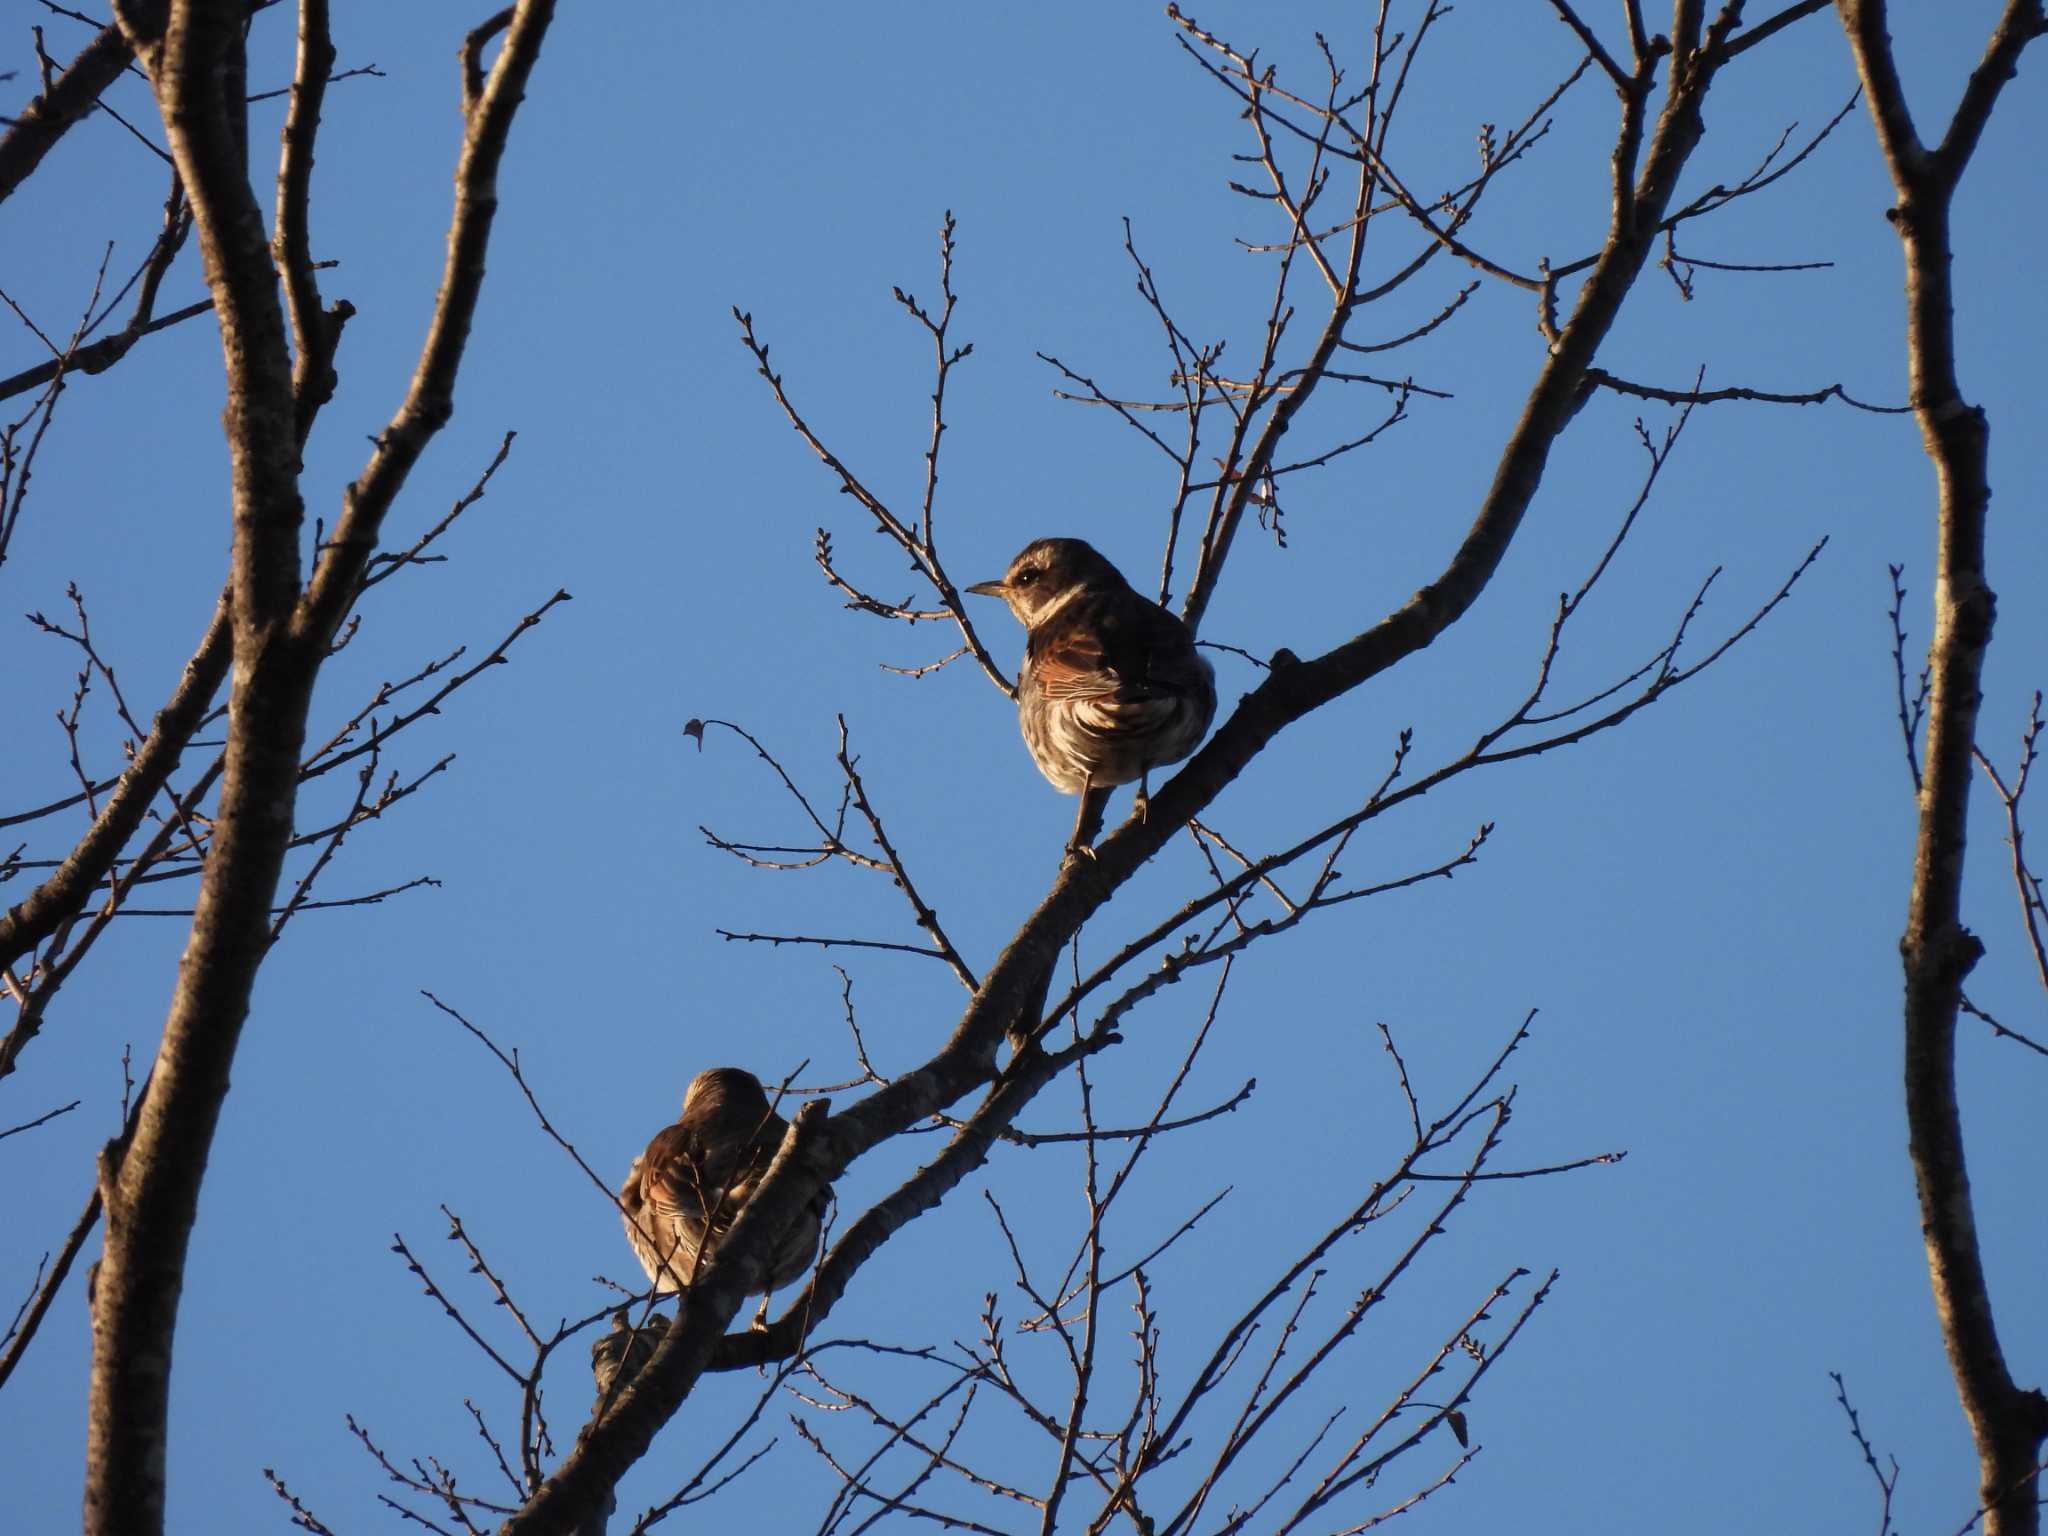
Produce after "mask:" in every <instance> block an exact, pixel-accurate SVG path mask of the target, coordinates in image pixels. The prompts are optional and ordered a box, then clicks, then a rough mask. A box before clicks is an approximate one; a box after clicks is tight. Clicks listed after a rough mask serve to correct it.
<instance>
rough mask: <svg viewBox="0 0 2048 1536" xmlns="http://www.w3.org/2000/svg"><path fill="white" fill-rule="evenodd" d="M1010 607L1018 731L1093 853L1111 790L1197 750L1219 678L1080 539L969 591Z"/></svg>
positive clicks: (1025, 559) (1168, 619)
mask: <svg viewBox="0 0 2048 1536" xmlns="http://www.w3.org/2000/svg"><path fill="white" fill-rule="evenodd" d="M967 590H968V591H970V592H978V593H981V594H982V595H984V596H987V597H999V598H1001V599H1002V600H1003V601H1004V602H1005V603H1007V604H1009V607H1010V612H1012V613H1013V614H1015V615H1016V616H1017V620H1018V622H1019V623H1021V624H1022V625H1023V626H1024V628H1025V631H1026V640H1025V644H1024V667H1023V671H1022V674H1021V675H1020V676H1019V678H1018V680H1017V721H1018V724H1019V725H1020V726H1022V728H1023V731H1024V745H1025V747H1026V748H1027V749H1029V751H1030V753H1031V760H1032V761H1033V762H1035V763H1036V764H1038V770H1039V772H1041V773H1043V774H1044V775H1045V776H1046V778H1048V779H1049V780H1051V781H1052V785H1053V788H1055V789H1057V790H1059V791H1060V793H1062V794H1067V795H1079V796H1080V797H1081V807H1080V812H1079V814H1078V815H1077V816H1076V817H1075V818H1074V832H1073V836H1072V837H1071V838H1070V839H1069V840H1068V847H1069V848H1070V849H1072V850H1076V851H1078V850H1080V849H1082V848H1085V847H1086V846H1087V844H1088V842H1089V839H1090V835H1091V834H1092V832H1093V831H1094V829H1095V827H1096V826H1097V825H1099V824H1100V818H1101V815H1102V807H1103V804H1104V802H1105V801H1107V799H1108V797H1109V791H1110V790H1111V789H1113V788H1114V787H1115V786H1117V785H1119V784H1129V783H1130V782H1131V781H1132V780H1134V779H1135V780H1137V781H1138V809H1139V811H1140V813H1141V814H1142V813H1143V810H1144V807H1145V800H1146V791H1147V789H1148V787H1149V786H1148V784H1147V783H1146V775H1147V774H1148V773H1150V771H1151V770H1152V769H1154V768H1158V767H1162V766H1163V765H1165V764H1167V763H1177V762H1179V761H1180V760H1181V759H1182V758H1184V757H1186V756H1187V755H1188V754H1189V753H1190V752H1192V751H1194V750H1195V748H1196V747H1197V746H1198V745H1200V743H1201V740H1202V738H1203V736H1205V735H1207V734H1208V730H1209V722H1210V721H1211V720H1212V719H1214V718H1215V715H1216V673H1215V669H1214V668H1212V667H1211V666H1210V665H1209V663H1208V662H1207V661H1205V660H1204V659H1203V658H1202V655H1201V653H1200V652H1199V651H1197V650H1196V649H1195V640H1194V636H1192V635H1191V634H1189V633H1188V628H1187V626H1186V625H1185V624H1183V623H1182V622H1181V621H1180V620H1179V619H1177V618H1175V617H1174V616H1173V615H1172V614H1170V613H1168V612H1167V611H1166V610H1165V609H1164V608H1162V607H1160V606H1159V605H1158V604H1157V603H1154V602H1151V601H1148V600H1147V599H1145V598H1143V597H1140V596H1139V595H1138V594H1137V593H1136V592H1135V591H1133V590H1132V589H1131V585H1130V583H1129V582H1127V581H1125V580H1124V578H1123V574H1122V573H1121V572H1120V571H1118V570H1117V568H1116V567H1115V566H1114V565H1111V564H1110V563H1109V561H1108V560H1106V559H1104V558H1103V557H1102V555H1100V554H1099V553H1097V552H1096V550H1095V549H1094V547H1093V546H1092V545H1089V544H1087V543H1085V542H1083V541H1082V540H1080V539H1038V540H1035V541H1034V542H1032V543H1030V544H1027V545H1025V546H1024V549H1023V550H1022V552H1020V553H1019V554H1018V556H1017V558H1016V559H1014V560H1012V561H1011V562H1010V568H1009V570H1008V571H1007V572H1005V573H1004V575H1003V578H1002V580H1000V581H984V582H979V583H977V584H975V585H974V586H971V587H969V588H968V589H967Z"/></svg>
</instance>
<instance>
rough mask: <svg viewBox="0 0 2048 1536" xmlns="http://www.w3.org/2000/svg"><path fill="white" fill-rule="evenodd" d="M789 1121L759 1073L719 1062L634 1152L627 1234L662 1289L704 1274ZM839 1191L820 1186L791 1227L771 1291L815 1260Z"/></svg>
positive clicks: (776, 1256) (768, 1285) (626, 1190)
mask: <svg viewBox="0 0 2048 1536" xmlns="http://www.w3.org/2000/svg"><path fill="white" fill-rule="evenodd" d="M788 1129H789V1123H788V1122H787V1121H786V1120H784V1119H783V1118H782V1116H780V1115H778V1114H776V1113H775V1111H774V1109H773V1108H772V1107H771V1106H770V1105H769V1103H768V1095H767V1093H766V1092H765V1091H764V1090H763V1089H762V1087H761V1080H760V1079H759V1078H757V1077H755V1076H754V1074H753V1073H751V1072H745V1071H742V1070H741V1069H740V1068H738V1067H713V1068H712V1069H711V1070H710V1071H708V1072H699V1073H698V1074H697V1075H696V1076H695V1077H693V1078H692V1079H690V1086H689V1088H688V1090H686V1091H685V1092H684V1094H683V1112H682V1115H681V1116H680V1117H679V1118H678V1119H677V1121H676V1123H675V1124H674V1125H670V1126H664V1127H663V1128H662V1129H661V1130H660V1131H659V1132H658V1133H657V1134H656V1135H655V1138H654V1140H652V1141H650V1142H649V1143H648V1144H647V1150H646V1151H645V1152H642V1153H641V1154H640V1155H639V1156H638V1157H636V1158H635V1159H633V1168H632V1171H631V1172H630V1173H628V1174H627V1175H626V1183H625V1186H624V1187H623V1188H622V1189H620V1191H619V1204H620V1205H621V1206H622V1207H623V1208H624V1213H625V1220H626V1240H627V1241H628V1242H630V1243H631V1244H632V1245H633V1253H634V1255H635V1257H637V1258H638V1259H639V1260H640V1267H641V1268H642V1269H644V1270H646V1271H647V1278H648V1279H649V1280H650V1281H652V1282H653V1283H654V1289H655V1290H656V1291H657V1292H662V1291H677V1290H682V1289H683V1288H685V1287H686V1286H688V1285H689V1283H690V1282H691V1281H692V1280H693V1279H694V1278H695V1277H696V1273H697V1268H698V1265H699V1263H700V1262H701V1261H702V1260H703V1259H704V1258H706V1257H708V1256H709V1254H710V1252H711V1251H712V1250H713V1249H714V1248H715V1247H716V1246H717V1244H718V1240H719V1239H720V1238H722V1237H723V1236H725V1234H726V1233H727V1232H729V1231H731V1230H732V1224H733V1222H734V1221H736V1220H737V1219H738V1217H739V1213H740V1210H741V1208H742V1207H743V1206H745V1205H746V1203H747V1197H748V1196H749V1195H750V1194H752V1193H753V1191H754V1189H755V1187H756V1186H757V1185H758V1184H759V1183H760V1180H761V1175H762V1174H764V1173H766V1172H767V1171H768V1163H769V1161H770V1159H772V1158H773V1157H774V1156H775V1149H776V1148H777V1147H779V1146H780V1145H782V1138H783V1134H784V1133H785V1132H786V1131H788ZM829 1193H830V1192H829V1191H828V1190H820V1191H819V1192H818V1194H817V1196H816V1198H814V1199H813V1200H812V1202H811V1205H810V1207H809V1209H807V1210H806V1211H804V1212H803V1214H802V1215H801V1216H799V1217H798V1218H797V1219H796V1220H795V1221H793V1222H791V1223H790V1227H789V1230H788V1231H787V1232H785V1233H783V1235H782V1238H781V1240H780V1241H779V1242H778V1243H777V1244H776V1247H775V1250H774V1252H773V1254H772V1255H771V1257H770V1259H769V1265H768V1273H767V1274H766V1275H765V1276H764V1277H763V1279H762V1282H761V1284H760V1285H759V1286H758V1287H757V1289H758V1290H759V1291H760V1292H761V1293H762V1294H763V1295H766V1294H767V1293H768V1292H770V1291H773V1290H776V1289H778V1288H780V1287H781V1286H785V1285H787V1284H789V1282H790V1281H792V1280H794V1279H796V1278H797V1277H798V1276H800V1275H801V1274H803V1272H804V1271H805V1270H806V1269H808V1268H809V1267H810V1263H811V1258H812V1255H814V1254H815V1253H816V1252H817V1250H818V1231H819V1227H820V1224H821V1222H822V1221H823V1218H824V1214H825V1201H826V1198H827V1196H828V1194H829ZM763 1305H764V1306H765V1305H766V1303H765V1302H764V1303H763Z"/></svg>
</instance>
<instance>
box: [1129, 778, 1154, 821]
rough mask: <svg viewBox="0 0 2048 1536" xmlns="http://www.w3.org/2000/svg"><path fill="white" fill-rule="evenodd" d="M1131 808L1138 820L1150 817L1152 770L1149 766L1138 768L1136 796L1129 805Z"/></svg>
mask: <svg viewBox="0 0 2048 1536" xmlns="http://www.w3.org/2000/svg"><path fill="white" fill-rule="evenodd" d="M1131 810H1132V811H1133V812H1134V813H1135V814H1136V815H1137V818H1138V820H1140V821H1145V820H1148V819H1150V817H1151V814H1152V770H1151V769H1150V768H1144V769H1140V770H1139V772H1138V798H1137V800H1136V802H1135V803H1133V805H1132V806H1131Z"/></svg>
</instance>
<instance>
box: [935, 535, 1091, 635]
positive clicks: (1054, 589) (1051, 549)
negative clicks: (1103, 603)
mask: <svg viewBox="0 0 2048 1536" xmlns="http://www.w3.org/2000/svg"><path fill="white" fill-rule="evenodd" d="M1128 585H1129V583H1127V582H1126V581H1125V580H1124V578H1123V574H1122V573H1121V572H1120V571H1118V570H1117V568H1116V567H1115V566H1113V565H1111V564H1110V563H1109V562H1108V561H1107V560H1105V559H1104V558H1103V557H1102V556H1101V555H1100V554H1099V553H1097V551H1096V549H1095V547H1094V546H1093V545H1092V544H1089V543H1087V542H1085V541H1084V540H1081V539H1036V540H1034V541H1033V542H1031V543H1029V544H1026V545H1025V546H1024V548H1023V550H1022V551H1021V552H1020V553H1019V554H1018V556H1017V558H1016V559H1014V560H1012V561H1011V562H1010V568H1009V570H1007V571H1005V572H1004V573H1003V579H1002V580H1001V581H978V582H976V583H975V584H974V585H973V586H971V587H969V588H968V589H967V590H968V591H970V592H978V593H980V594H981V595H982V596H983V597H1000V598H1001V599H1002V600H1003V601H1004V602H1006V603H1008V604H1009V605H1010V612H1012V613H1014V614H1015V615H1016V616H1017V621H1018V622H1019V623H1021V624H1022V625H1023V626H1024V627H1025V628H1026V629H1031V628H1033V627H1034V626H1036V625H1037V624H1038V623H1039V622H1040V621H1041V620H1043V619H1044V618H1045V617H1046V616H1047V615H1048V614H1050V613H1051V612H1052V611H1053V610H1054V609H1055V608H1057V607H1059V606H1060V605H1061V604H1062V603H1063V602H1065V601H1066V600H1067V599H1068V598H1070V597H1072V596H1073V595H1074V594H1075V593H1077V592H1085V591H1089V590H1100V589H1102V588H1110V589H1115V588H1119V587H1125V586H1128Z"/></svg>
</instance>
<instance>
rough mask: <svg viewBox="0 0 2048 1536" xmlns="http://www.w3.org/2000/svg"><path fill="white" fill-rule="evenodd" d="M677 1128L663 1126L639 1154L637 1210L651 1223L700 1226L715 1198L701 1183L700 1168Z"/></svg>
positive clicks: (713, 1188)
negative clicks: (638, 1202) (679, 1223)
mask: <svg viewBox="0 0 2048 1536" xmlns="http://www.w3.org/2000/svg"><path fill="white" fill-rule="evenodd" d="M690 1142H691V1138H690V1136H689V1134H688V1133H687V1132H686V1131H685V1130H684V1128H683V1127H682V1126H680V1125H670V1126H664V1127H663V1128H662V1129H661V1131H660V1133H659V1134H657V1135H656V1136H655V1138H654V1140H652V1141H650V1142H649V1143H648V1144H647V1150H646V1151H645V1152H643V1153H641V1154H640V1162H639V1165H638V1166H639V1169H640V1179H639V1191H638V1193H639V1201H640V1205H639V1208H640V1209H641V1210H642V1211H643V1212H644V1213H645V1215H646V1217H647V1218H648V1219H649V1220H651V1221H658V1222H662V1223H673V1222H675V1221H676V1220H678V1219H681V1220H683V1221H688V1222H692V1223H701V1222H702V1221H703V1220H704V1212H705V1209H706V1208H707V1206H710V1205H714V1204H716V1203H717V1199H718V1189H717V1187H716V1186H715V1185H709V1186H707V1185H706V1184H705V1182H704V1178H703V1172H702V1165H701V1163H700V1161H699V1159H698V1157H697V1155H696V1152H695V1149H694V1148H693V1147H692V1146H691V1144H690Z"/></svg>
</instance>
